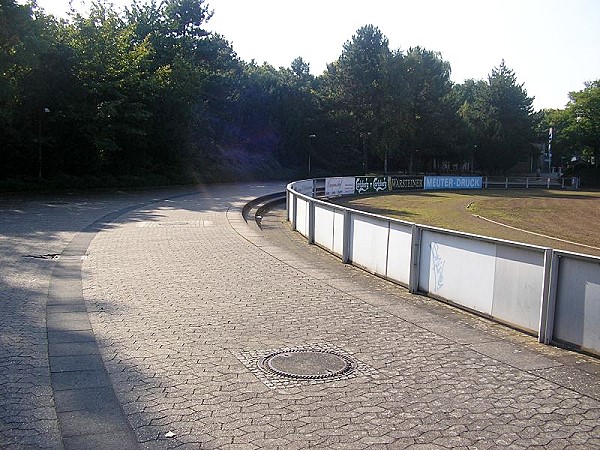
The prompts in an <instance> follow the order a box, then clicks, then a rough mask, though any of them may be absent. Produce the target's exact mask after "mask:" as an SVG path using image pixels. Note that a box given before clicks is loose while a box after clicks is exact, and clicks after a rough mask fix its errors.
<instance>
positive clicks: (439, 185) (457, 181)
mask: <svg viewBox="0 0 600 450" xmlns="http://www.w3.org/2000/svg"><path fill="white" fill-rule="evenodd" d="M482 187H483V178H482V177H456V176H452V177H425V189H428V190H442V189H481V188H482Z"/></svg>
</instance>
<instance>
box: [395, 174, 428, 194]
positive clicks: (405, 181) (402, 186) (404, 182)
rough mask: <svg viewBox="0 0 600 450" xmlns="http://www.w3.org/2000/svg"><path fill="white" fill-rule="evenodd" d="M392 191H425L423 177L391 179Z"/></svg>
mask: <svg viewBox="0 0 600 450" xmlns="http://www.w3.org/2000/svg"><path fill="white" fill-rule="evenodd" d="M390 181H391V183H392V191H408V190H411V189H423V177H390Z"/></svg>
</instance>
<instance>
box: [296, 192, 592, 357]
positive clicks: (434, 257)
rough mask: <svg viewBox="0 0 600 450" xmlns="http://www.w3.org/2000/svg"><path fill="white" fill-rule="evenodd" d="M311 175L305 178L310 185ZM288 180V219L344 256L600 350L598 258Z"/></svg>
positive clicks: (546, 337)
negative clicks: (421, 218)
mask: <svg viewBox="0 0 600 450" xmlns="http://www.w3.org/2000/svg"><path fill="white" fill-rule="evenodd" d="M309 181H310V180H305V181H303V182H302V187H303V188H304V189H305V190H307V191H308V187H309ZM311 183H312V182H311ZM321 184H322V183H321ZM293 186H294V184H291V185H289V186H288V194H289V196H288V202H287V204H288V219H290V220H291V221H292V223H293V224H295V228H296V230H297V231H298V232H300V233H301V234H302V235H303V236H305V237H307V238H308V239H309V242H313V239H314V242H315V243H317V244H319V245H321V246H322V247H323V248H325V249H327V250H328V251H330V252H332V253H334V254H336V255H338V256H339V257H341V259H342V260H343V261H344V262H350V263H352V264H355V265H357V266H360V267H362V268H364V269H366V270H368V271H370V272H372V273H374V274H376V275H380V276H383V277H386V278H388V279H391V280H394V281H396V282H398V283H401V284H404V285H406V286H408V287H409V290H410V291H411V292H417V291H419V292H422V293H425V294H429V295H430V296H432V297H435V298H439V299H443V300H446V301H449V302H452V303H454V304H457V305H459V306H461V307H464V308H468V309H470V310H473V311H476V312H479V313H482V314H484V315H486V316H489V317H492V318H494V319H497V320H499V321H501V322H504V323H508V324H511V325H513V326H516V327H518V328H521V329H523V330H525V331H528V332H531V333H534V334H536V335H538V337H539V340H540V341H541V342H546V343H550V342H551V341H552V340H554V341H555V342H556V341H558V342H561V343H566V344H569V345H572V346H576V347H578V348H582V349H585V350H586V351H589V352H591V353H595V354H599V355H600V258H596V257H592V256H585V255H577V254H572V253H568V252H556V251H553V250H552V249H546V248H542V247H537V246H532V245H526V244H520V243H515V242H509V241H503V240H500V239H493V238H487V237H482V236H474V235H469V234H465V233H459V232H455V231H450V230H444V229H439V228H433V227H427V226H423V225H417V224H411V223H408V222H403V221H399V220H396V219H391V218H387V217H383V216H378V215H375V214H369V213H365V212H361V211H356V210H351V209H348V208H343V207H341V206H338V205H332V204H330V203H327V202H324V201H322V200H319V199H314V198H310V197H308V196H306V195H303V194H299V193H296V192H295V191H294V189H293ZM310 186H313V187H314V186H317V187H318V186H319V183H317V182H315V183H312V184H310Z"/></svg>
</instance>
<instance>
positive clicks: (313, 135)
mask: <svg viewBox="0 0 600 450" xmlns="http://www.w3.org/2000/svg"><path fill="white" fill-rule="evenodd" d="M316 137H317V135H316V134H310V135H309V136H308V143H309V145H308V177H309V178H310V155H311V153H312V148H313V140H314V139H315V138H316Z"/></svg>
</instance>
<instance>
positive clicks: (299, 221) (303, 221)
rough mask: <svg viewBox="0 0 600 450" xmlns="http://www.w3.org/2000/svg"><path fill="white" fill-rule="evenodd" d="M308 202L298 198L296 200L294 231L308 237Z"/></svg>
mask: <svg viewBox="0 0 600 450" xmlns="http://www.w3.org/2000/svg"><path fill="white" fill-rule="evenodd" d="M308 204H309V203H308V200H307V199H304V198H301V197H298V198H297V199H296V230H298V232H300V234H302V235H303V236H307V237H308Z"/></svg>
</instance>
